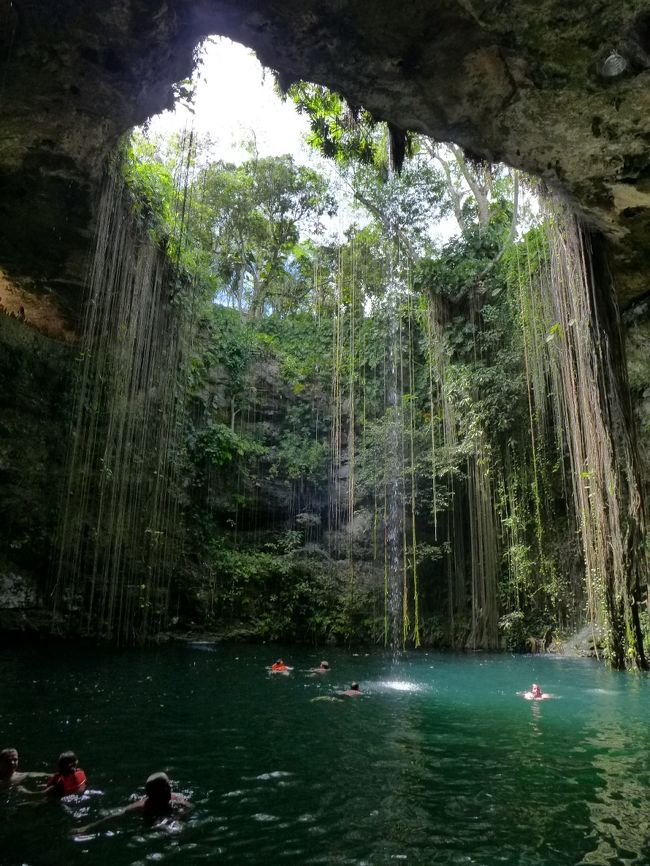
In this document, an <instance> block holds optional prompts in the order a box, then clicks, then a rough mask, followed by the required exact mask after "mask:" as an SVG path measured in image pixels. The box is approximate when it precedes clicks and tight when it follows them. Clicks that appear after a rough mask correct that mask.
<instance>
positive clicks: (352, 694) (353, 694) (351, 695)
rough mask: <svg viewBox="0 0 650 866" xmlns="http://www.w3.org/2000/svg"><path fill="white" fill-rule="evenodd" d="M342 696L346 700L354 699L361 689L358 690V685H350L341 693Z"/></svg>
mask: <svg viewBox="0 0 650 866" xmlns="http://www.w3.org/2000/svg"><path fill="white" fill-rule="evenodd" d="M341 694H342V695H345V696H346V697H348V698H356V697H357V695H360V694H361V689H360V688H359V683H352V685H351V686H350V688H349V689H347V690H346V691H344V692H341Z"/></svg>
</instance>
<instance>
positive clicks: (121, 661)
mask: <svg viewBox="0 0 650 866" xmlns="http://www.w3.org/2000/svg"><path fill="white" fill-rule="evenodd" d="M280 654H281V655H283V656H284V657H285V659H287V661H288V662H290V663H291V664H293V665H294V666H295V670H294V672H293V673H292V674H291V675H290V676H287V677H279V678H269V677H268V676H267V674H266V666H267V665H268V663H269V660H270V659H271V660H272V658H275V657H277V656H278V655H280ZM328 659H329V660H330V663H331V665H332V669H331V671H330V673H328V674H326V675H323V676H321V677H318V678H314V677H309V676H308V675H307V674H306V673H305V671H304V670H301V669H305V670H307V669H309V668H310V667H312V666H313V665H314V664H318V662H319V661H320V651H315V652H314V653H310V652H308V651H305V650H300V651H298V650H295V649H288V648H285V647H282V648H277V647H274V648H272V650H269V649H268V648H266V649H265V648H263V647H261V648H260V647H256V648H254V647H241V646H238V647H237V648H236V649H235V648H229V647H223V646H219V645H216V646H214V645H210V647H209V651H206V646H205V645H203V644H198V645H190V646H183V647H174V648H165V649H163V650H157V651H155V652H154V651H147V652H132V653H121V654H115V653H108V652H105V653H99V652H92V651H87V650H84V652H83V653H81V652H76V651H71V650H69V649H66V650H58V649H57V650H55V651H52V650H47V651H45V650H40V649H36V650H21V651H8V650H2V651H0V676H1V677H2V683H3V695H5V696H9V698H8V699H7V698H6V699H5V700H4V701H3V702H2V704H1V705H0V727H1V728H2V744H1V745H0V748H1V747H4V746H9V745H15V746H16V747H17V748H18V749H19V751H20V754H21V765H22V767H23V768H24V769H35V770H49V769H50V768H51V767H52V765H53V763H54V761H55V759H56V756H57V755H58V753H59V752H61V751H63V750H64V749H68V748H72V749H74V750H75V751H76V752H77V753H78V754H79V756H80V760H81V764H82V766H83V767H84V769H85V771H86V773H87V775H88V778H89V781H90V784H91V786H92V791H91V793H90V795H89V796H87V797H85V798H83V799H81V800H80V801H79V802H77V803H72V804H68V805H67V806H62V807H58V806H54V805H52V804H42V803H36V804H35V803H33V802H29V803H28V802H26V801H25V798H24V797H22V795H21V794H20V793H18V792H16V791H2V792H0V801H1V803H2V809H1V810H0V834H1V835H0V839H1V847H0V852H1V853H0V863H1V864H2V866H19V864H27V866H64V864H65V866H67V864H71V866H76V864H81V863H92V864H93V866H108V864H110V866H123V864H124V866H127V864H128V866H145V864H151V863H153V862H157V861H161V862H163V861H164V862H171V863H178V864H188V866H193V864H199V863H206V862H207V863H210V862H214V861H216V860H218V861H219V862H220V863H228V864H253V866H257V864H260V866H262V864H264V866H268V864H285V863H286V864H301V866H303V864H339V863H340V864H391V863H395V862H403V863H408V864H418V866H419V864H422V866H431V864H443V866H447V864H449V866H451V864H454V866H456V864H477V866H496V864H506V866H511V864H512V866H514V864H517V866H529V864H532V866H564V864H566V866H569V864H570V866H575V864H582V866H600V864H611V866H614V864H616V866H619V864H628V863H629V864H639V866H641V864H647V863H650V757H649V756H650V749H649V748H648V746H649V742H648V741H649V738H650V735H649V733H648V730H647V723H646V720H647V718H648V715H649V710H650V697H649V694H650V693H649V691H648V690H649V688H650V681H649V680H648V678H647V677H645V676H624V675H623V676H622V675H619V674H616V673H613V672H611V671H608V670H607V669H605V668H603V667H600V666H598V665H596V664H593V663H589V662H583V661H577V660H558V659H541V658H538V657H529V658H525V657H522V658H516V659H513V658H502V657H492V656H474V657H456V656H451V655H440V656H436V655H431V654H429V655H415V654H405V655H403V656H401V657H400V658H399V659H398V660H397V661H394V660H393V659H392V658H391V657H390V656H389V655H386V656H384V655H381V654H377V655H372V656H363V655H358V656H352V655H350V654H346V653H344V652H343V651H335V650H330V649H328ZM353 680H357V681H359V682H360V684H361V689H362V691H363V696H362V697H361V698H357V699H354V700H350V699H346V698H344V699H340V698H338V697H337V695H338V693H339V692H340V691H341V690H343V689H345V688H346V687H347V686H348V684H349V683H350V682H352V681H353ZM533 681H535V682H539V683H540V684H541V685H542V686H543V688H544V690H545V691H548V692H551V693H553V694H554V695H557V696H558V698H557V699H556V700H549V701H543V702H534V701H533V702H531V701H525V700H522V698H521V697H520V696H518V695H517V692H520V691H522V690H524V689H526V688H527V687H528V686H529V684H530V683H531V682H533ZM330 698H334V700H329V699H330ZM161 769H164V770H166V771H167V772H168V773H169V775H170V777H171V778H172V780H173V784H174V788H175V790H177V791H179V792H181V793H183V794H185V795H186V796H188V797H190V798H191V800H192V802H193V803H194V806H195V809H194V812H193V813H192V815H191V817H190V819H189V820H188V821H187V823H185V824H180V823H178V822H173V823H172V824H170V825H168V826H166V827H164V828H154V829H149V828H146V827H144V826H143V825H142V823H141V821H140V819H133V818H132V819H125V820H122V821H118V822H117V823H115V824H112V825H111V826H110V827H108V828H107V829H101V830H98V832H96V833H90V834H84V835H77V836H75V835H74V829H75V827H81V826H82V825H85V824H87V823H89V822H90V821H94V820H97V819H98V818H99V817H101V816H102V815H103V814H106V813H107V812H109V811H111V810H113V809H115V808H117V807H120V806H123V805H125V804H126V803H128V802H129V801H130V799H132V798H133V797H135V796H141V795H142V788H143V783H144V780H145V779H146V777H147V775H149V773H151V772H152V771H154V770H161Z"/></svg>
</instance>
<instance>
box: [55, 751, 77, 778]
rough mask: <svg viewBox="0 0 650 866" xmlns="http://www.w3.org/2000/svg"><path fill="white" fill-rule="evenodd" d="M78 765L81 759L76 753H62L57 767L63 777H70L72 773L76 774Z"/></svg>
mask: <svg viewBox="0 0 650 866" xmlns="http://www.w3.org/2000/svg"><path fill="white" fill-rule="evenodd" d="M78 765H79V758H78V757H77V756H76V755H75V753H74V752H61V754H60V755H59V760H58V764H57V766H58V768H59V773H61V775H62V776H69V775H70V773H74V771H75V770H76V769H77V767H78Z"/></svg>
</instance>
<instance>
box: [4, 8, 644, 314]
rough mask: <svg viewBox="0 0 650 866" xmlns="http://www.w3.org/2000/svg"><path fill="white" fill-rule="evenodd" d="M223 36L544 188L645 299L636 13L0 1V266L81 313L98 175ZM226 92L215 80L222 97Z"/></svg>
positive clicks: (623, 287) (626, 287) (639, 16)
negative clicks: (202, 45)
mask: <svg viewBox="0 0 650 866" xmlns="http://www.w3.org/2000/svg"><path fill="white" fill-rule="evenodd" d="M209 34H224V35H228V36H230V37H232V38H233V39H235V40H237V41H239V42H243V43H244V44H246V45H248V46H250V47H252V48H254V49H255V50H256V51H257V53H258V56H259V57H260V59H261V61H262V62H263V63H264V64H266V65H267V66H270V67H272V68H274V69H276V70H278V71H279V73H280V75H281V78H282V80H284V81H286V82H290V81H291V80H294V79H298V78H306V79H309V80H312V81H317V82H320V83H323V84H327V85H328V86H330V87H333V88H335V89H338V90H339V91H341V92H342V93H343V94H344V95H345V96H346V97H347V98H348V99H349V101H351V102H352V103H354V104H362V105H364V106H365V107H366V108H368V109H370V110H371V111H373V112H374V113H375V114H376V116H377V117H380V118H383V119H389V120H391V121H392V122H393V123H395V124H396V125H397V126H399V127H402V128H404V129H412V130H416V131H420V132H424V133H428V134H430V135H432V136H433V137H434V138H436V139H438V140H443V141H444V140H452V141H455V142H457V143H459V144H461V145H462V146H464V147H465V148H466V149H467V150H469V151H471V152H472V153H474V154H477V155H480V156H484V157H487V158H489V159H491V160H495V161H496V160H502V161H504V162H506V163H508V164H510V165H513V166H516V167H518V168H522V169H525V170H526V171H528V172H530V173H532V174H535V175H539V176H541V177H542V178H543V179H544V180H545V181H546V182H547V183H548V185H549V186H550V187H552V188H553V189H555V190H557V191H560V192H561V193H562V194H563V195H564V197H565V198H566V199H567V200H569V201H570V202H571V203H572V204H573V206H574V207H575V208H576V210H577V211H578V212H579V213H580V214H581V215H582V216H583V217H584V218H585V219H586V221H587V222H588V223H590V224H591V225H592V226H594V227H595V228H596V229H597V230H599V231H600V232H602V233H603V234H604V235H605V236H606V237H607V239H608V246H609V248H610V252H611V261H612V267H613V270H614V272H615V275H616V279H617V287H618V291H619V298H620V300H621V303H622V304H623V305H627V304H629V303H630V302H632V301H633V300H634V299H635V298H639V297H641V296H643V295H644V294H646V293H647V291H648V279H647V276H646V273H647V270H648V265H649V264H650V236H649V229H650V0H649V2H638V0H629V2H625V0H610V2H600V0H598V2H596V0H590V2H589V0H588V2H581V3H567V2H566V0H534V2H533V0H516V2H515V0H492V2H488V0H411V2H408V3H401V4H400V3H396V2H395V0H374V2H365V3H361V2H359V0H300V2H297V0H255V2H254V0H83V2H82V0H78V2H74V0H13V2H10V0H0V124H1V128H2V136H1V138H0V267H2V268H4V269H5V270H6V271H7V273H8V274H10V275H11V276H12V277H13V278H14V279H18V280H21V281H23V282H24V283H28V282H31V283H32V284H33V285H34V286H36V287H41V288H43V287H45V288H47V289H48V290H49V291H53V292H55V293H58V294H59V295H60V297H61V298H63V299H64V300H66V299H67V300H68V301H69V304H70V307H71V308H73V307H74V305H75V299H76V300H78V294H79V286H80V285H81V283H82V282H83V277H84V271H85V261H86V257H87V251H88V243H89V236H90V233H91V231H92V221H93V202H94V200H95V194H96V190H97V184H98V181H99V178H100V177H101V172H102V166H103V164H104V161H105V159H106V157H107V155H108V154H109V153H110V152H111V150H112V149H113V148H114V146H115V143H116V141H117V139H118V137H119V136H120V135H121V134H122V133H123V132H124V131H125V130H127V129H128V128H129V127H130V126H133V125H134V124H137V123H140V122H142V121H143V120H145V119H146V118H147V117H148V116H150V115H151V114H153V113H155V112H158V111H160V110H161V109H163V108H164V107H167V106H169V104H170V99H171V87H170V86H171V84H172V83H173V82H175V81H178V80H180V79H182V78H185V77H187V76H188V75H189V73H190V71H191V67H192V54H193V49H194V47H195V46H196V44H197V43H198V42H199V41H200V40H201V39H202V38H203V37H205V36H207V35H209ZM224 86H227V82H224Z"/></svg>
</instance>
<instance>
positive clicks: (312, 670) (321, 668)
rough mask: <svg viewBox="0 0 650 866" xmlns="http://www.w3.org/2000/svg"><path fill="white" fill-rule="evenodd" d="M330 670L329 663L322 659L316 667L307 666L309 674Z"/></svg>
mask: <svg viewBox="0 0 650 866" xmlns="http://www.w3.org/2000/svg"><path fill="white" fill-rule="evenodd" d="M329 671H330V663H329V662H326V661H322V662H321V663H320V665H319V666H318V667H317V668H309V673H310V674H328V673H329Z"/></svg>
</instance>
